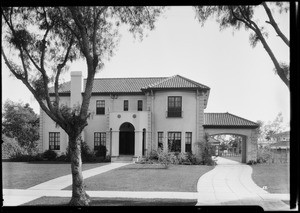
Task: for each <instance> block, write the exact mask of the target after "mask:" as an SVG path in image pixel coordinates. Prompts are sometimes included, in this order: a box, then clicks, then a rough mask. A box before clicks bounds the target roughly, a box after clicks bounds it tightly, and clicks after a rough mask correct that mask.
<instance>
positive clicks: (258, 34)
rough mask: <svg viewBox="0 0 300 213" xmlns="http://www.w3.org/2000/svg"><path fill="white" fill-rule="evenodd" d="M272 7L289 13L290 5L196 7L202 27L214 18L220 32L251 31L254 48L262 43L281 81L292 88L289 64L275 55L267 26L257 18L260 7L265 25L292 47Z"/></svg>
mask: <svg viewBox="0 0 300 213" xmlns="http://www.w3.org/2000/svg"><path fill="white" fill-rule="evenodd" d="M270 6H273V7H274V8H275V9H277V12H278V13H283V12H285V13H286V12H289V3H287V2H276V3H269V2H268V4H267V3H266V2H262V3H261V4H260V5H229V6H227V5H221V6H195V11H196V16H197V19H198V20H199V22H200V23H201V25H202V26H203V25H204V23H205V22H206V21H207V19H208V18H209V17H212V16H214V18H215V19H216V21H217V23H219V26H220V30H223V29H226V28H229V27H232V28H233V29H234V30H240V29H241V28H242V27H244V28H245V30H250V31H251V32H250V35H249V41H250V45H251V46H252V47H255V46H256V45H257V43H258V42H261V43H262V45H263V47H264V49H265V50H266V51H267V53H268V55H269V56H270V58H271V60H272V62H273V64H274V67H275V69H274V70H275V71H276V73H277V74H278V76H279V77H280V78H281V80H282V81H283V82H284V83H285V84H286V86H287V87H288V88H289V87H290V68H289V65H288V64H287V63H284V62H280V61H279V60H278V59H277V58H276V56H275V55H274V53H273V51H272V49H271V47H270V45H269V44H268V43H267V38H268V33H269V32H268V31H267V30H266V26H263V25H259V22H258V21H257V20H256V18H255V11H256V9H257V8H258V7H263V8H264V11H265V13H266V15H267V17H268V20H266V21H265V23H267V24H269V25H270V26H271V27H272V28H273V29H274V31H275V32H276V34H277V36H278V37H279V38H280V39H281V40H282V41H283V42H284V43H285V44H286V46H287V47H288V48H289V47H290V42H289V40H288V38H287V37H286V36H285V35H284V34H283V33H282V31H281V30H280V28H279V26H278V24H277V23H276V21H275V20H274V17H273V13H274V10H273V12H272V10H271V9H270Z"/></svg>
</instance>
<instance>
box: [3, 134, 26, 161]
mask: <svg viewBox="0 0 300 213" xmlns="http://www.w3.org/2000/svg"><path fill="white" fill-rule="evenodd" d="M2 141H3V143H2V159H11V158H12V157H14V156H17V155H20V154H27V151H26V150H25V149H24V148H22V147H21V146H20V145H19V144H18V142H17V141H16V140H15V139H14V138H9V137H7V136H5V135H2Z"/></svg>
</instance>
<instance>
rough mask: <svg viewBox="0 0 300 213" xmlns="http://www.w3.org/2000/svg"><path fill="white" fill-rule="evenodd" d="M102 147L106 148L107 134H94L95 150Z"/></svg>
mask: <svg viewBox="0 0 300 213" xmlns="http://www.w3.org/2000/svg"><path fill="white" fill-rule="evenodd" d="M100 145H102V146H106V133H105V132H95V133H94V150H97V149H98V148H99V147H100Z"/></svg>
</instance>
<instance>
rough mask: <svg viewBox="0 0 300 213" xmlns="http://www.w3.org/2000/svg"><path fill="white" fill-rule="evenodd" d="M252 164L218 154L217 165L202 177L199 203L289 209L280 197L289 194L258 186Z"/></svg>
mask: <svg viewBox="0 0 300 213" xmlns="http://www.w3.org/2000/svg"><path fill="white" fill-rule="evenodd" d="M251 174H252V168H251V166H248V165H246V164H241V163H239V162H236V161H232V160H227V159H225V158H221V157H218V158H217V166H216V167H215V168H214V169H213V170H211V171H209V172H208V173H206V174H204V175H203V176H201V178H199V180H198V184H197V191H198V193H199V194H198V202H197V205H259V206H261V207H262V208H263V209H264V210H289V206H288V205H286V204H285V203H284V202H282V201H281V199H285V200H289V195H287V194H283V195H281V194H270V193H268V192H267V191H265V190H263V189H262V188H260V187H259V186H257V185H256V184H255V183H254V182H253V180H252V177H251Z"/></svg>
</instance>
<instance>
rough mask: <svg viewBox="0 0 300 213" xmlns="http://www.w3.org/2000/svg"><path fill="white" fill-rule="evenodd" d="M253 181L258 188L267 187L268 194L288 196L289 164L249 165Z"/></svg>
mask: <svg viewBox="0 0 300 213" xmlns="http://www.w3.org/2000/svg"><path fill="white" fill-rule="evenodd" d="M251 167H252V169H253V173H252V178H253V181H254V182H255V183H256V184H257V185H258V186H260V187H263V186H267V191H268V192H270V193H283V194H288V193H289V192H290V190H289V164H287V163H282V164H280V163H271V164H256V165H251Z"/></svg>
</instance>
